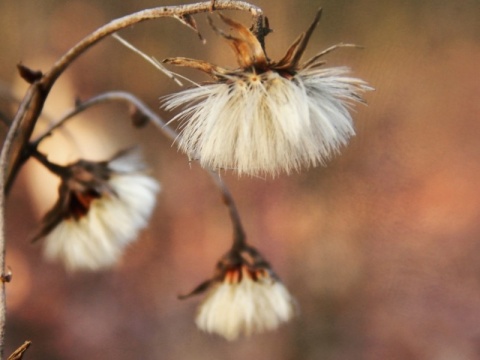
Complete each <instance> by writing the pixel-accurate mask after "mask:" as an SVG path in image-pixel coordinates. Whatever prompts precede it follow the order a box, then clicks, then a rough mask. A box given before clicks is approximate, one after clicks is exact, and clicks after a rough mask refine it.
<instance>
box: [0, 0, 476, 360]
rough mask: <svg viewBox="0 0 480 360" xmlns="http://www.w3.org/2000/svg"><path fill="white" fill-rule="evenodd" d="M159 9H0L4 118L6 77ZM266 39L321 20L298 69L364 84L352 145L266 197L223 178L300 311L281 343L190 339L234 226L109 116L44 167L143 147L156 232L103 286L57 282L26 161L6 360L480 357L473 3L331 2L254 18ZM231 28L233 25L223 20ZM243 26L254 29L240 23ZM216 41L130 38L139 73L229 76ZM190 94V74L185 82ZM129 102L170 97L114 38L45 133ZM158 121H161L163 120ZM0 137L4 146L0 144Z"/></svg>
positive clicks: (178, 31)
mask: <svg viewBox="0 0 480 360" xmlns="http://www.w3.org/2000/svg"><path fill="white" fill-rule="evenodd" d="M164 4H167V3H166V2H165V1H160V2H159V1H157V2H153V1H146V0H142V1H139V0H137V1H133V0H130V1H108V2H107V1H103V2H99V1H87V0H70V1H65V0H63V1H62V0H42V1H32V0H15V1H2V2H0V51H1V54H2V55H1V56H0V79H1V83H0V90H1V91H0V95H1V96H0V109H1V110H2V112H3V113H4V114H7V115H11V114H12V113H13V111H14V108H15V106H14V104H12V103H11V102H10V101H9V100H8V99H7V97H8V96H7V95H6V94H5V90H8V89H12V90H11V91H13V93H14V94H15V95H16V96H20V97H21V96H22V94H23V93H24V91H25V85H24V84H23V83H22V81H20V80H19V77H18V75H17V74H16V70H15V65H16V63H17V62H19V61H21V62H23V63H24V64H26V65H28V66H30V67H32V68H35V69H36V68H38V69H41V70H44V71H46V70H48V69H49V67H50V66H51V64H52V63H53V62H54V61H55V59H57V58H58V57H59V56H60V55H61V54H63V53H64V52H65V51H66V50H67V49H68V48H69V47H71V46H72V45H73V44H75V43H76V42H77V41H78V40H79V39H81V38H82V37H83V36H85V35H86V34H88V33H89V32H91V31H93V30H94V29H95V28H97V27H99V26H100V25H102V24H103V23H105V22H107V21H109V20H110V19H113V18H116V17H119V16H122V15H124V14H127V13H130V12H133V11H136V10H140V9H142V8H148V7H154V6H158V5H164ZM257 5H259V6H261V7H262V8H263V9H264V11H265V12H266V14H267V15H268V17H269V19H270V24H271V27H273V28H274V30H275V32H274V33H273V34H271V35H270V36H269V37H268V39H267V51H268V52H269V55H270V56H271V57H272V58H278V57H279V56H281V55H282V52H283V51H284V49H286V47H287V46H288V44H289V43H290V42H291V41H293V39H294V38H295V37H296V36H297V34H299V33H300V32H301V31H303V30H304V29H305V28H306V27H307V26H308V24H309V23H310V21H311V19H312V17H313V13H314V12H315V11H316V9H317V7H318V6H320V5H321V6H322V7H323V8H324V14H323V19H322V21H321V24H320V26H319V28H318V29H317V31H316V33H315V35H314V37H313V39H312V41H311V44H310V46H309V51H308V54H309V55H313V54H314V53H315V52H317V51H319V50H321V49H324V48H326V47H327V46H330V45H332V44H335V43H338V42H341V41H344V42H353V43H357V44H361V45H364V46H365V47H366V49H365V50H362V51H357V50H351V49H344V50H339V51H338V52H335V53H334V54H332V55H331V56H329V64H330V65H348V66H351V67H352V68H353V69H354V74H355V75H356V76H358V77H361V78H363V79H365V80H367V81H368V82H370V83H371V84H372V85H373V86H375V88H376V91H375V92H373V93H369V94H367V96H366V98H367V100H368V103H369V105H368V107H364V106H359V107H357V110H356V112H355V114H354V116H355V122H356V125H357V130H358V131H357V132H358V135H357V137H355V138H354V139H353V140H352V142H351V143H350V145H349V146H348V148H345V149H344V150H343V151H342V154H341V156H338V157H337V158H336V159H335V160H333V161H332V162H331V163H330V164H329V166H328V167H327V168H316V169H311V170H309V171H304V172H302V173H300V174H294V175H290V176H281V177H279V178H277V179H273V180H272V179H267V180H263V179H251V178H246V177H244V178H240V179H237V178H236V177H235V176H231V175H227V176H226V179H227V181H228V184H229V185H230V186H231V189H232V192H233V194H234V196H235V197H236V199H237V201H238V206H239V209H240V211H241V214H242V218H243V221H244V223H245V227H246V230H247V232H248V236H249V239H250V241H251V242H252V243H253V244H255V245H256V246H258V248H259V249H260V250H262V251H263V252H264V254H265V255H266V256H267V257H268V259H269V260H270V261H271V263H272V264H273V265H274V267H275V269H276V270H277V272H278V273H279V275H280V276H281V277H282V279H283V280H284V282H285V283H286V285H287V286H288V288H289V289H290V290H291V291H292V293H293V294H295V296H296V298H297V300H298V303H299V305H300V308H301V314H300V316H299V317H298V318H297V319H296V320H295V321H293V322H292V323H290V324H288V325H286V326H283V327H282V328H280V329H279V330H278V331H276V332H272V333H268V334H264V335H259V336H254V337H252V338H249V339H244V340H240V341H237V342H233V343H227V342H226V341H224V340H223V339H220V338H217V337H214V336H208V335H206V334H203V333H201V332H199V331H197V330H196V328H195V326H194V323H193V317H194V314H195V307H196V305H197V304H198V299H191V300H187V301H178V300H177V299H176V295H177V294H179V293H185V292H187V291H189V290H191V289H192V288H193V287H194V286H196V285H197V284H198V283H199V282H201V281H203V280H204V279H205V278H207V277H209V276H210V274H211V272H212V270H213V266H214V264H215V262H216V260H217V258H218V257H219V256H220V255H222V253H223V252H224V251H225V250H226V249H227V247H228V246H229V242H230V237H231V227H230V223H229V219H228V214H227V211H226V209H225V208H224V207H223V205H222V204H221V202H220V198H219V194H218V191H217V189H216V188H215V187H214V186H213V184H212V183H211V181H210V179H209V177H208V176H207V175H206V174H205V172H203V171H202V170H201V169H200V168H199V167H198V166H197V165H195V164H193V165H192V166H190V165H189V164H188V162H187V159H186V158H185V156H183V155H182V154H179V153H177V152H176V150H175V148H172V147H171V146H170V145H171V143H170V141H168V140H165V139H164V138H163V137H162V136H161V135H160V134H159V133H158V132H157V131H156V130H155V128H154V127H153V126H148V127H147V128H146V129H143V130H135V129H132V127H131V126H130V125H129V118H128V115H127V112H126V110H125V108H124V107H122V106H121V105H118V104H117V105H105V106H101V107H97V108H95V109H91V110H89V111H88V112H85V113H84V114H82V115H80V116H78V117H77V118H75V119H74V120H73V121H71V124H70V126H69V127H68V129H66V130H65V131H62V132H58V133H57V134H56V135H55V136H54V137H52V138H51V139H49V140H47V141H45V144H43V145H44V146H43V147H42V150H44V151H45V152H47V153H48V155H49V157H50V158H51V159H54V160H56V161H59V162H65V161H72V160H75V159H77V158H78V157H79V156H83V157H86V158H90V159H102V158H105V157H108V156H110V155H111V154H113V153H114V152H115V151H116V150H117V149H119V148H123V147H126V146H129V145H132V144H135V143H143V144H144V149H145V151H144V152H145V155H146V157H147V159H148V161H149V163H150V164H151V167H152V171H153V173H154V175H155V176H156V177H157V178H158V179H159V180H160V181H161V182H162V185H163V192H162V193H161V194H160V195H159V199H158V206H157V209H156V212H155V214H154V218H153V220H152V222H151V225H150V228H149V229H148V230H147V231H145V232H143V233H142V236H141V239H139V241H138V242H136V243H135V244H134V245H133V246H132V247H131V248H130V249H129V251H128V253H127V254H126V255H125V257H124V258H123V261H122V263H121V264H120V265H119V266H118V267H117V268H116V269H114V270H112V271H108V272H104V273H99V274H67V273H65V271H64V270H63V268H62V267H61V266H59V265H56V264H49V263H46V262H44V261H43V260H42V258H41V244H35V245H31V244H30V243H29V241H28V237H29V235H31V234H32V232H33V231H34V230H35V228H36V226H37V225H38V223H39V221H40V218H41V215H42V214H43V213H44V212H45V211H46V210H47V209H48V208H49V206H51V204H52V203H53V201H54V196H55V192H56V187H55V179H53V178H52V177H51V176H50V175H49V174H47V173H46V171H45V170H43V169H42V168H40V167H39V166H38V165H37V164H35V163H34V162H33V161H32V162H31V163H28V164H27V166H26V167H25V169H24V170H23V171H22V173H21V174H20V177H19V178H18V181H17V183H16V184H15V187H14V189H13V191H12V193H11V194H10V198H9V202H8V208H7V210H8V219H7V226H8V249H7V264H8V265H9V266H11V268H12V271H13V282H12V283H10V284H8V285H7V291H8V326H7V353H10V352H11V351H13V349H14V348H15V347H16V346H18V345H20V344H21V343H22V342H23V341H24V340H25V339H30V340H32V341H33V346H32V347H31V349H30V350H29V351H28V354H27V357H26V358H28V359H37V360H40V359H49V360H55V359H62V360H66V359H98V358H106V359H116V360H127V359H129V360H130V359H164V360H168V359H176V360H178V359H182V360H184V359H185V360H190V359H192V360H202V359H209V360H210V359H222V360H223V359H228V360H230V359H232V360H235V359H265V360H270V359H272V360H273V359H275V360H297V359H308V360H316V359H335V360H336V359H368V360H370V359H379V360H380V359H441V360H444V359H446V360H447V359H448V360H450V359H455V360H467V359H468V360H469V359H478V358H480V261H479V259H480V221H479V220H480V189H479V182H480V143H479V138H480V70H479V64H480V22H479V21H478V19H479V14H480V2H479V1H478V0H463V1H460V2H456V1H446V0H444V1H433V0H429V1H427V0H425V1H401V0H396V1H388V2H384V1H380V0H361V1H346V0H323V1H321V2H318V1H308V0H303V1H295V2H294V1H285V0H283V1H280V0H276V1H267V0H262V1H259V2H257ZM232 15H233V14H232ZM239 18H240V19H242V20H243V21H248V19H249V18H248V16H246V15H245V14H240V15H239ZM197 21H198V23H199V27H200V29H201V31H202V33H204V35H205V37H206V38H207V39H208V43H207V44H206V45H205V46H204V45H202V44H201V43H200V42H199V41H198V40H197V38H196V36H195V34H193V33H192V32H190V31H189V30H188V29H186V28H184V27H182V26H181V25H180V24H179V23H178V22H175V21H174V20H170V19H166V20H157V21H152V22H148V23H143V24H140V25H137V26H135V27H134V28H133V29H129V30H125V31H123V32H122V35H123V36H124V37H125V38H127V39H129V40H130V41H131V42H132V43H134V44H135V45H136V46H138V47H139V48H141V49H142V50H143V51H145V52H146V53H147V54H149V55H153V56H155V57H156V58H158V59H162V58H164V57H168V56H189V57H197V58H203V59H206V60H210V61H212V62H216V63H219V64H222V65H228V64H230V65H234V64H233V63H232V61H233V56H232V54H231V53H230V50H229V49H228V47H227V46H225V43H224V42H222V40H221V39H218V38H217V37H215V36H214V35H213V34H212V32H211V30H210V29H209V28H208V26H207V25H206V21H205V16H204V15H200V16H198V17H197ZM184 74H187V75H188V76H196V79H199V80H201V79H203V78H201V77H198V75H197V74H195V73H194V72H185V73H184ZM108 90H126V91H131V92H132V93H134V94H136V95H137V96H139V97H140V98H141V99H142V100H143V101H145V102H146V103H147V104H149V105H150V106H151V107H152V108H153V109H158V107H159V100H158V98H159V97H160V96H162V95H164V94H167V93H169V92H172V91H175V90H176V87H175V84H173V83H172V82H171V81H170V80H168V79H166V78H165V77H164V76H163V75H162V74H161V73H159V72H158V71H157V70H155V69H154V68H153V67H152V66H150V65H149V64H147V63H146V62H145V61H144V60H142V59H140V58H139V57H138V56H136V55H134V54H132V53H131V52H130V51H128V50H127V49H125V48H123V47H122V46H121V45H119V44H118V43H116V42H115V41H114V40H106V41H104V42H103V43H102V44H100V45H98V46H96V47H95V48H93V49H91V50H90V51H89V52H88V53H87V54H86V55H85V56H83V57H82V58H81V59H79V60H78V61H77V62H76V63H75V64H74V65H73V66H72V67H71V69H69V70H68V71H67V72H66V73H65V74H64V76H63V77H62V78H61V79H60V80H59V82H58V83H57V85H56V87H54V90H53V92H52V94H51V96H50V97H49V100H48V102H47V105H46V109H45V113H46V115H47V116H46V117H45V118H44V119H43V120H42V122H41V123H40V124H39V129H41V128H44V127H45V124H47V123H48V121H49V119H55V118H57V117H59V116H60V115H61V114H62V113H64V112H65V111H66V110H67V109H69V108H71V107H72V106H73V104H74V100H75V98H77V97H79V98H81V99H86V98H89V97H90V96H93V95H95V94H98V93H100V92H103V91H108ZM160 114H162V116H165V117H167V118H168V117H169V116H171V115H168V114H165V113H162V112H160ZM2 131H3V132H4V130H2Z"/></svg>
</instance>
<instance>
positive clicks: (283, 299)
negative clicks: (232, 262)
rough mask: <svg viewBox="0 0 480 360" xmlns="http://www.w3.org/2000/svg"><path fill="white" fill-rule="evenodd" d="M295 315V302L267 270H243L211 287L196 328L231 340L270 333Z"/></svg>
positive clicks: (234, 272)
mask: <svg viewBox="0 0 480 360" xmlns="http://www.w3.org/2000/svg"><path fill="white" fill-rule="evenodd" d="M294 314H295V305H294V300H293V299H292V297H291V295H290V293H289V292H288V290H287V289H286V288H285V286H284V285H283V284H282V283H281V282H279V281H278V280H276V279H274V278H273V277H271V276H270V274H269V272H268V271H266V270H262V271H260V270H257V271H256V272H255V273H252V272H251V271H250V270H248V269H247V268H246V267H245V266H242V267H241V268H240V269H235V270H231V271H229V272H227V273H226V274H225V278H224V280H223V281H222V282H218V283H216V284H215V285H213V286H212V287H211V288H210V290H209V293H208V294H207V297H206V298H205V299H204V301H203V302H202V304H201V305H200V308H199V310H198V315H197V318H196V324H197V326H198V327H199V328H200V329H201V330H204V331H206V332H209V333H215V334H217V335H220V336H223V337H224V338H226V339H227V340H234V339H236V338H238V337H239V336H240V335H247V336H248V335H251V334H253V333H260V332H263V331H266V330H273V329H275V328H277V327H278V326H279V325H280V324H281V323H283V322H286V321H288V320H290V319H291V318H292V317H293V316H294Z"/></svg>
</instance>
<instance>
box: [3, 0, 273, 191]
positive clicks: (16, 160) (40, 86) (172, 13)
mask: <svg viewBox="0 0 480 360" xmlns="http://www.w3.org/2000/svg"><path fill="white" fill-rule="evenodd" d="M215 10H243V11H248V12H250V13H251V14H252V16H253V17H254V24H256V25H255V26H254V29H256V31H257V34H258V36H259V37H262V36H263V35H262V34H263V33H264V31H263V28H261V27H260V25H259V24H263V12H262V10H261V9H260V8H258V7H256V6H254V5H251V4H249V3H247V2H244V1H235V0H218V1H216V2H215ZM208 11H211V2H208V1H206V2H200V3H196V4H189V5H178V6H163V7H158V8H153V9H147V10H142V11H139V12H136V13H134V14H131V15H127V16H124V17H122V18H119V19H116V20H113V21H111V22H110V23H108V24H106V25H104V26H102V27H101V28H99V29H97V30H96V31H94V32H93V33H91V34H90V35H88V36H87V37H85V38H84V39H83V40H81V41H80V42H79V43H78V44H77V45H75V46H74V47H73V48H71V49H70V50H69V51H68V52H67V53H66V54H65V55H64V56H62V57H61V58H60V59H59V60H58V61H57V62H56V63H55V64H54V65H53V67H52V68H51V69H50V70H49V71H48V72H47V73H46V74H44V75H42V76H41V78H39V79H38V80H36V81H34V82H33V83H32V85H31V86H30V88H29V90H28V91H27V93H26V95H25V97H24V99H23V101H22V103H21V104H20V108H19V110H18V111H17V114H16V115H15V118H14V120H13V122H12V126H11V128H10V134H11V136H12V137H13V135H14V136H15V142H12V143H11V144H10V146H7V147H5V146H4V147H3V148H2V151H3V152H6V155H5V158H6V161H7V162H8V163H7V173H6V176H7V180H6V184H7V186H9V185H10V183H11V182H12V180H13V178H15V176H16V174H17V172H18V169H19V168H20V166H21V165H22V163H23V162H24V161H25V157H24V154H23V149H24V147H25V145H26V144H27V142H28V141H29V139H30V136H31V135H32V132H33V128H34V126H35V123H36V121H37V119H38V117H39V116H40V113H41V111H42V109H43V105H44V103H45V100H46V98H47V96H48V94H49V92H50V89H51V88H52V86H53V84H54V83H55V81H56V80H57V78H58V77H59V76H60V75H61V74H62V73H63V71H65V69H66V68H67V67H68V66H69V65H70V64H71V63H72V62H73V61H75V60H76V59H77V58H78V57H79V56H80V55H81V54H83V53H84V52H85V51H86V50H88V49H89V48H90V47H92V46H93V45H95V44H96V43H98V42H99V41H100V40H102V39H104V38H105V37H107V36H109V35H111V34H113V33H115V32H117V31H119V30H121V29H124V28H127V27H129V26H132V25H135V24H138V23H140V22H143V21H146V20H151V19H157V18H161V17H177V18H178V17H179V16H180V17H181V16H186V15H192V14H197V13H202V12H208Z"/></svg>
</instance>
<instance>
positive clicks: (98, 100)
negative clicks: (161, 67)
mask: <svg viewBox="0 0 480 360" xmlns="http://www.w3.org/2000/svg"><path fill="white" fill-rule="evenodd" d="M107 102H123V103H126V104H129V105H133V106H134V107H135V109H136V110H137V111H138V112H140V113H141V114H142V115H143V116H145V117H146V118H147V119H149V120H150V121H151V122H152V123H154V124H155V125H156V126H157V127H158V128H159V129H160V130H161V131H162V132H163V134H164V135H165V136H166V137H168V138H170V139H172V140H175V139H176V138H177V136H178V135H177V133H176V132H175V130H173V129H172V128H170V127H169V126H168V125H166V122H165V121H164V120H163V119H162V118H161V117H160V116H159V115H157V114H156V113H155V112H154V111H153V110H151V109H150V108H149V107H148V106H147V105H146V104H145V103H144V102H143V101H141V100H140V99H138V98H137V97H136V96H134V95H132V94H131V93H129V92H126V91H109V92H106V93H103V94H100V95H97V96H94V97H92V98H90V99H88V100H86V101H83V102H81V103H79V104H77V106H76V107H75V108H74V109H72V110H70V111H68V112H67V113H66V114H65V115H63V116H62V117H61V118H60V119H58V120H57V121H56V122H54V123H52V125H51V126H50V127H49V128H48V129H47V130H46V131H45V132H44V133H43V134H41V135H40V136H38V137H37V138H36V139H35V140H33V142H32V145H33V146H34V147H35V146H38V144H40V142H41V141H42V140H44V139H45V138H46V137H48V136H49V135H51V133H52V132H53V131H54V130H56V129H58V128H59V127H61V126H62V125H64V124H65V122H66V121H67V120H69V119H71V118H72V117H74V116H75V115H77V114H79V113H81V112H83V111H85V110H86V109H88V108H90V107H92V106H95V105H99V104H103V103H107Z"/></svg>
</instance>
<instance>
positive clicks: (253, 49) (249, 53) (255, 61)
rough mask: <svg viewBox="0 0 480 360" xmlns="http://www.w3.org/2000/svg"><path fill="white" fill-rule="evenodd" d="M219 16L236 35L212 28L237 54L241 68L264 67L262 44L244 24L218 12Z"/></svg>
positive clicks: (265, 59) (264, 59) (264, 57)
mask: <svg viewBox="0 0 480 360" xmlns="http://www.w3.org/2000/svg"><path fill="white" fill-rule="evenodd" d="M220 18H221V19H222V20H223V22H224V23H225V24H227V25H230V26H231V27H232V28H233V30H235V31H236V32H237V34H238V35H239V36H238V37H235V36H231V35H227V34H225V33H224V32H222V31H219V30H218V29H217V28H215V27H214V30H215V31H216V32H217V33H219V34H220V35H221V36H223V37H224V38H225V39H227V40H228V41H229V42H230V44H231V46H232V47H233V49H234V51H235V54H236V55H237V61H238V63H239V65H240V66H241V67H242V68H247V67H250V66H255V67H260V68H262V67H263V68H264V67H266V66H267V64H268V61H267V57H266V56H265V52H264V50H263V48H262V45H261V44H260V42H259V41H258V39H257V38H256V37H255V35H253V34H252V32H251V31H250V30H249V29H248V28H246V27H245V26H244V25H242V24H240V23H238V22H236V21H234V20H232V19H230V18H228V17H226V16H224V15H222V14H220Z"/></svg>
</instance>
